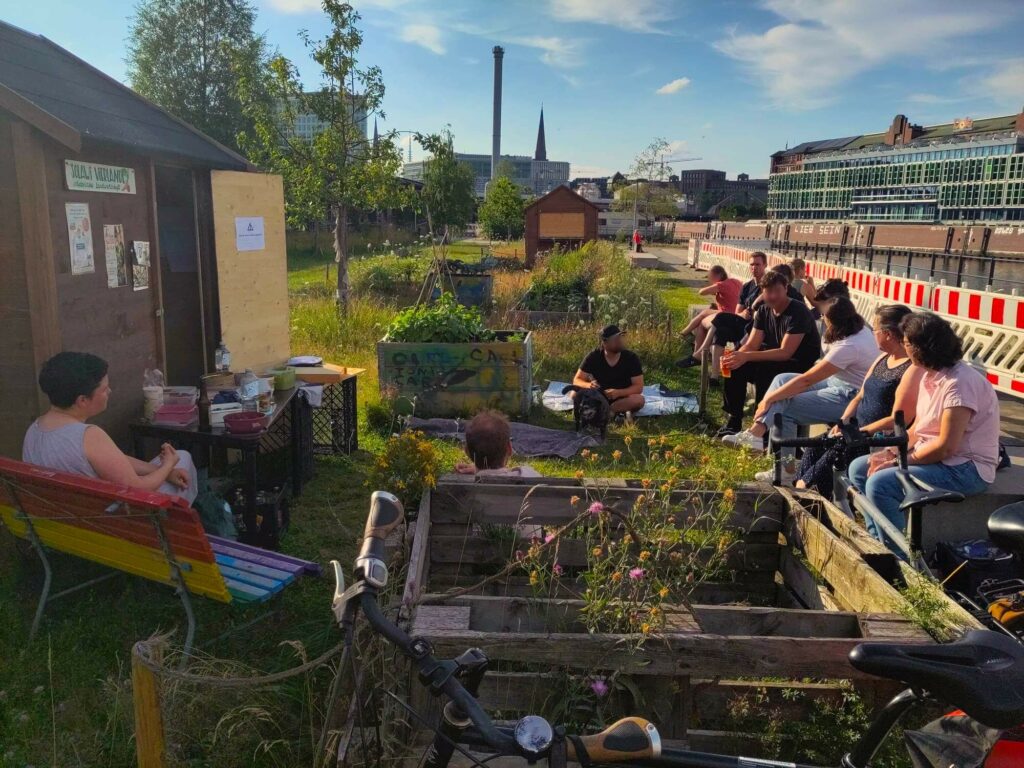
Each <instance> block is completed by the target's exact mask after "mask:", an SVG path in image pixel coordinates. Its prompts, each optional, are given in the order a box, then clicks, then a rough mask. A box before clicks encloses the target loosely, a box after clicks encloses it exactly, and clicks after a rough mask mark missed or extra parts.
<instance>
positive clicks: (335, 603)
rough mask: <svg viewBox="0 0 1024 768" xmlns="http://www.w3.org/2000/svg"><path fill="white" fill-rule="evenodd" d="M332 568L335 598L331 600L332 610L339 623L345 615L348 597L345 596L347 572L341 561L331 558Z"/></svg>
mask: <svg viewBox="0 0 1024 768" xmlns="http://www.w3.org/2000/svg"><path fill="white" fill-rule="evenodd" d="M331 568H332V569H333V570H334V598H333V599H332V600H331V612H332V613H333V614H334V619H335V621H337V622H338V623H339V624H341V620H342V618H343V617H344V615H345V605H346V603H348V598H347V597H346V596H345V572H344V571H343V570H342V569H341V563H339V562H338V561H337V560H331Z"/></svg>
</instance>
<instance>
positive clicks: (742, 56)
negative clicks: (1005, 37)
mask: <svg viewBox="0 0 1024 768" xmlns="http://www.w3.org/2000/svg"><path fill="white" fill-rule="evenodd" d="M763 5H764V7H765V8H766V9H767V10H769V11H772V12H774V13H776V14H777V15H778V16H780V17H782V20H783V23H780V24H777V25H776V26H774V27H771V28H770V29H768V30H767V31H765V32H763V33H759V34H754V33H746V34H740V33H738V32H736V31H732V32H731V33H730V34H729V35H728V36H727V37H725V38H723V39H721V40H719V41H717V42H716V43H715V44H714V45H715V48H717V49H718V50H719V51H721V52H722V53H724V54H725V55H727V56H729V57H730V58H733V59H735V60H736V61H738V62H740V63H741V64H742V65H743V66H744V67H745V68H746V69H747V70H748V72H749V73H750V74H751V75H752V76H753V77H754V78H755V79H756V80H759V81H760V82H761V84H762V86H763V88H764V90H765V92H766V94H767V96H768V99H769V100H770V101H771V102H773V103H774V104H775V105H777V106H786V107H788V108H791V109H812V108H815V107H820V106H822V105H824V104H827V103H829V102H831V101H833V100H835V99H836V98H837V97H838V95H839V88H840V86H842V85H844V84H845V83H846V82H847V81H848V80H850V79H851V78H854V77H856V76H857V75H859V74H861V73H863V72H865V71H867V70H869V69H872V68H875V67H878V66H881V65H883V64H885V63H887V62H890V63H891V62H896V63H898V64H899V66H908V67H909V66H917V65H918V64H919V63H920V62H922V61H926V60H928V59H938V58H940V57H942V56H943V55H945V53H946V52H948V50H949V49H948V47H947V46H949V45H951V44H954V45H957V46H963V45H964V44H965V40H966V38H967V37H968V36H970V35H972V34H975V33H977V32H981V31H983V30H987V29H992V28H995V27H997V26H999V25H1002V24H1005V23H1006V22H1007V12H1008V11H1007V6H1002V5H1000V6H999V7H996V5H995V4H993V5H991V6H985V5H983V4H982V5H979V4H971V5H967V4H964V3H962V2H960V0H857V2H847V0H765V1H764V2H763Z"/></svg>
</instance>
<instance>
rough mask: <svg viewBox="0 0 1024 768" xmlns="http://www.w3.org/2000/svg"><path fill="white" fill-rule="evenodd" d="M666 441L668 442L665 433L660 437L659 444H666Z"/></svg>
mask: <svg viewBox="0 0 1024 768" xmlns="http://www.w3.org/2000/svg"><path fill="white" fill-rule="evenodd" d="M665 442H666V440H665V436H664V435H662V436H661V437H659V438H658V444H659V445H664V444H665Z"/></svg>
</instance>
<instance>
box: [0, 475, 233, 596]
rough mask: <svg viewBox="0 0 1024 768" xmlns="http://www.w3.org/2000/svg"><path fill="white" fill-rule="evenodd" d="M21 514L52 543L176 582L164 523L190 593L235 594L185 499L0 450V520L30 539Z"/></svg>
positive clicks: (156, 578) (53, 546) (136, 572)
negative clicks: (28, 461)
mask: <svg viewBox="0 0 1024 768" xmlns="http://www.w3.org/2000/svg"><path fill="white" fill-rule="evenodd" d="M22 513H23V514H24V515H26V516H28V517H29V518H30V519H31V522H32V527H33V529H34V530H35V533H36V535H37V536H38V537H39V539H40V541H41V542H42V543H43V545H45V546H47V547H49V548H51V549H54V550H57V551H60V552H66V553H68V554H72V555H75V556H77V557H81V558H84V559H86V560H92V561H95V562H98V563H102V564H103V565H106V566H108V567H110V568H116V569H118V570H122V571H125V572H127V573H132V574H134V575H136V576H142V577H143V578H147V579H152V580H153V581H159V582H161V583H164V584H169V585H173V580H172V577H171V568H170V566H169V565H168V562H167V557H166V555H165V552H164V544H163V542H161V536H160V530H162V531H163V536H164V538H165V539H166V544H167V546H168V547H169V548H170V551H171V553H172V554H173V557H174V559H175V561H176V562H178V563H179V565H180V566H181V567H182V571H183V573H182V575H183V577H184V579H185V584H186V586H187V587H188V590H189V592H192V593H194V594H201V595H205V596H206V597H210V598H212V599H214V600H220V601H222V602H231V600H232V596H231V593H230V592H229V591H228V587H227V585H226V584H225V581H224V577H223V576H222V575H221V572H220V570H219V568H218V566H217V562H216V560H215V557H214V553H213V549H212V548H211V546H210V542H209V540H208V539H207V536H206V532H205V531H204V530H203V526H202V524H201V523H200V521H199V517H198V515H197V514H196V513H195V511H194V510H193V509H192V508H191V507H189V505H188V503H187V502H186V501H185V500H184V499H181V498H178V497H176V496H169V495H167V494H163V493H156V492H151V491H139V490H135V489H131V488H125V487H123V486H118V485H115V484H114V483H108V482H106V481H104V480H97V479H94V478H89V477H81V476H79V475H71V474H67V473H64V472H57V471H55V470H51V469H46V468H43V467H37V466H33V465H31V464H25V463H23V462H20V461H14V460H12V459H7V458H3V457H0V519H2V520H3V521H4V523H5V524H6V525H7V527H8V528H10V529H11V531H12V532H13V533H14V534H15V535H17V536H21V537H22V538H29V530H28V525H27V523H26V521H25V519H24V517H23V516H22ZM157 521H158V522H159V524H160V525H159V529H158V527H157V525H156V522H157Z"/></svg>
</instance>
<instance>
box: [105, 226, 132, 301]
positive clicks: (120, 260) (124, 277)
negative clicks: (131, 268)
mask: <svg viewBox="0 0 1024 768" xmlns="http://www.w3.org/2000/svg"><path fill="white" fill-rule="evenodd" d="M103 250H104V256H105V257H106V261H107V287H108V288H120V287H121V286H123V285H128V267H127V264H126V263H125V261H126V260H125V253H124V225H123V224H104V225H103Z"/></svg>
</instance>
